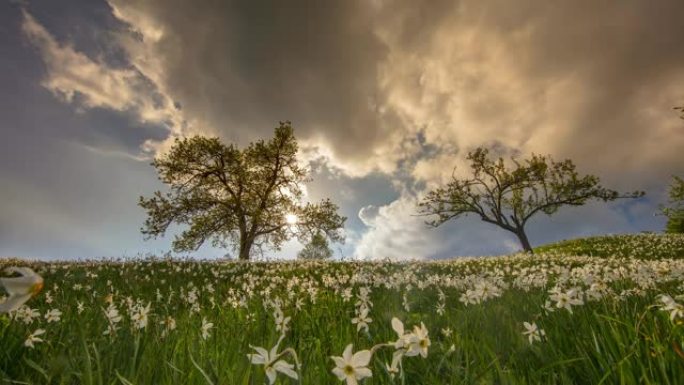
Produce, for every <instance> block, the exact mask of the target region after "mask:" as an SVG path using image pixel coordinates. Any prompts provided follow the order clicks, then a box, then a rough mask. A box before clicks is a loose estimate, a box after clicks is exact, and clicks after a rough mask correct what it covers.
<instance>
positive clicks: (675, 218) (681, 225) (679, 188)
mask: <svg viewBox="0 0 684 385" xmlns="http://www.w3.org/2000/svg"><path fill="white" fill-rule="evenodd" d="M668 195H669V196H670V199H669V202H668V203H669V206H667V207H665V206H661V207H660V212H661V213H662V214H663V215H665V216H666V217H667V224H666V225H665V232H666V233H684V179H682V178H680V177H678V176H673V177H672V184H671V185H670V191H669V192H668Z"/></svg>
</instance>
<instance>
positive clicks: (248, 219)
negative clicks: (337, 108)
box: [139, 122, 346, 260]
mask: <svg viewBox="0 0 684 385" xmlns="http://www.w3.org/2000/svg"><path fill="white" fill-rule="evenodd" d="M297 151H298V146H297V141H296V139H295V136H294V133H293V129H292V126H291V124H290V122H281V123H280V125H279V127H277V128H276V129H275V136H274V137H273V138H272V139H271V140H269V141H264V140H259V141H256V142H253V143H250V144H249V146H247V147H246V148H244V149H239V148H238V147H237V146H236V145H233V144H229V145H225V144H223V143H221V141H219V139H218V138H206V137H202V136H195V137H192V138H185V139H177V140H176V142H175V143H174V145H173V147H172V148H171V150H170V151H169V152H168V153H167V154H165V155H163V156H161V157H159V158H157V159H155V160H154V162H153V163H152V165H153V166H154V167H155V168H156V169H157V171H158V173H159V179H160V180H161V181H162V182H163V183H165V184H167V185H168V186H169V188H170V191H169V192H167V193H162V192H161V191H157V192H155V193H154V195H153V196H152V197H150V198H145V197H140V202H139V205H140V206H141V207H142V208H144V209H145V210H146V212H147V219H146V221H145V224H144V226H143V228H142V233H143V234H144V235H145V237H146V238H153V237H158V236H162V235H164V234H165V232H166V231H167V229H168V228H169V226H170V225H171V224H174V223H175V224H180V225H187V226H188V228H187V229H185V230H184V231H183V232H182V233H181V234H179V235H176V237H175V240H174V242H173V248H174V250H176V251H191V250H196V249H197V248H199V247H200V246H201V245H202V244H204V243H205V242H206V241H207V240H211V242H212V244H213V245H214V246H217V247H228V246H232V248H233V250H237V251H238V253H239V254H238V255H239V258H240V259H242V260H247V259H249V258H250V255H251V254H252V253H253V250H254V249H255V248H257V249H258V250H262V247H263V246H269V247H270V248H272V249H275V250H278V249H280V247H281V245H282V243H283V242H285V241H287V240H289V239H291V238H293V237H296V238H298V239H299V240H300V241H301V242H307V241H308V240H310V239H311V237H313V236H314V235H315V234H317V233H318V232H319V231H320V232H323V233H325V235H326V236H327V237H329V238H330V239H331V240H333V241H343V234H342V228H343V226H344V222H345V220H346V218H345V217H342V216H340V215H339V214H338V213H337V211H338V207H337V206H336V205H335V204H334V203H332V202H331V201H330V200H328V199H325V200H323V201H321V202H319V203H316V204H314V203H304V202H303V193H302V184H303V183H305V182H307V181H309V180H310V179H309V175H308V170H307V169H306V168H304V167H302V166H301V165H300V164H299V163H298V161H297V157H296V155H297Z"/></svg>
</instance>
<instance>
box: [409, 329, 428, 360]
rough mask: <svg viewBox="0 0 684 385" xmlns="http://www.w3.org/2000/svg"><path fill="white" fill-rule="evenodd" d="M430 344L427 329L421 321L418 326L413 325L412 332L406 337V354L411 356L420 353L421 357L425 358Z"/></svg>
mask: <svg viewBox="0 0 684 385" xmlns="http://www.w3.org/2000/svg"><path fill="white" fill-rule="evenodd" d="M430 344H431V343H430V338H429V337H428V330H427V328H426V327H425V324H423V323H422V322H421V323H420V327H418V326H414V327H413V333H411V334H410V335H409V337H408V351H407V352H406V356H407V357H411V356H417V355H418V354H420V355H421V357H423V358H426V357H427V355H428V348H429V347H430Z"/></svg>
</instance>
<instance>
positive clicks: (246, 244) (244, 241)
mask: <svg viewBox="0 0 684 385" xmlns="http://www.w3.org/2000/svg"><path fill="white" fill-rule="evenodd" d="M252 243H254V239H252V238H250V237H248V236H243V237H241V239H240V256H239V258H240V260H241V261H249V252H250V251H251V249H252Z"/></svg>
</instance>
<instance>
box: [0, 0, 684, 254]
mask: <svg viewBox="0 0 684 385" xmlns="http://www.w3.org/2000/svg"><path fill="white" fill-rule="evenodd" d="M682 15H684V2H682V1H680V0H671V1H667V0H662V1H661V0H659V1H638V0H622V1H607V0H606V1H554V2H550V1H544V0H516V1H507V0H499V1H483V0H463V1H439V0H436V1H432V2H430V3H429V5H428V4H425V3H423V2H417V1H412V0H397V1H389V0H365V1H352V0H350V1H336V2H335V1H330V2H322V1H315V0H311V1H299V0H292V1H229V0H226V1H197V2H190V1H181V0H109V1H99V0H64V1H59V2H55V1H50V0H32V1H4V2H2V3H0V85H1V87H0V135H1V136H0V183H1V184H2V187H1V188H0V256H7V257H9V256H18V257H27V258H43V259H63V258H98V257H121V256H125V257H133V256H140V255H150V254H156V255H160V254H164V253H166V252H168V251H169V250H170V244H171V241H172V239H173V233H174V231H177V229H172V231H170V232H169V234H167V236H166V237H164V238H160V239H155V240H144V239H143V236H142V235H141V233H140V228H141V226H142V223H143V221H144V219H145V213H144V211H143V210H142V209H141V208H140V207H138V206H137V202H138V199H139V197H140V196H141V195H142V196H150V195H151V194H152V193H153V192H154V191H156V190H163V189H164V188H165V187H164V186H163V185H162V184H161V183H160V182H159V181H158V180H157V175H156V172H155V170H154V168H153V167H152V166H151V165H150V161H151V159H153V157H155V156H159V155H161V154H163V153H164V152H165V151H166V150H168V148H169V147H170V145H171V144H172V142H173V140H174V139H175V138H177V137H186V136H192V135H205V136H216V137H219V138H221V140H223V141H224V142H225V143H236V144H238V145H239V146H245V145H247V144H248V143H250V142H251V141H254V140H257V139H260V138H269V137H270V136H272V134H273V129H274V127H276V126H277V125H278V122H279V121H283V120H289V121H291V122H292V124H293V126H294V127H295V135H296V136H297V139H298V142H299V144H300V148H301V157H302V160H303V161H305V162H309V164H310V165H311V169H312V175H311V176H312V178H313V182H311V183H309V184H308V185H307V191H308V196H309V198H310V199H311V200H312V201H317V200H319V199H321V198H324V197H329V198H331V199H332V200H333V201H334V202H335V203H337V204H338V205H339V206H340V211H341V213H342V214H343V215H345V216H346V217H348V220H347V223H346V228H345V231H346V234H347V240H346V242H345V243H344V244H343V245H334V246H333V249H334V250H335V255H336V257H338V258H376V259H377V258H393V259H402V258H447V257H453V256H460V255H494V254H502V253H510V252H514V251H516V250H518V249H519V248H520V246H519V245H518V243H517V241H516V239H515V238H514V237H513V236H512V235H511V234H509V233H507V232H506V231H504V230H501V229H499V228H497V227H495V226H492V225H489V224H486V223H483V222H481V221H479V220H478V219H477V218H473V217H469V218H465V219H459V220H458V221H452V222H450V223H447V224H445V225H443V226H441V227H439V228H431V227H429V226H427V225H425V223H424V220H425V218H421V217H418V216H416V215H415V214H416V213H417V208H416V203H417V202H418V201H420V199H421V197H422V196H423V195H424V194H425V193H426V191H429V190H430V189H432V188H434V187H436V186H439V185H441V184H443V183H446V182H447V181H448V180H449V179H450V178H451V175H452V172H453V171H454V168H456V170H457V172H465V171H466V168H465V167H466V165H467V163H466V162H465V155H466V154H467V153H468V151H471V150H473V149H474V148H476V147H478V146H484V147H487V148H492V149H493V151H495V152H496V153H497V154H501V155H504V156H512V155H516V154H517V156H525V155H528V154H531V153H537V154H548V155H551V156H552V157H553V158H555V159H558V160H561V159H566V158H569V159H572V160H573V161H574V162H575V163H576V165H577V167H578V170H579V171H580V172H582V173H590V174H595V175H597V176H599V177H600V178H601V181H602V182H603V184H604V185H605V186H607V187H609V188H614V189H617V190H620V191H633V190H643V191H645V192H646V194H647V195H646V197H644V198H642V199H639V200H630V201H618V202H613V203H608V204H606V203H592V204H588V205H586V206H583V207H570V208H563V209H561V210H560V211H559V212H558V213H557V214H556V215H554V216H551V217H548V216H544V215H541V216H539V217H536V218H534V219H533V220H532V221H531V223H530V224H529V226H528V236H529V238H530V241H531V243H532V244H533V245H538V244H543V243H546V242H551V241H557V240H561V239H569V238H574V237H580V236H588V235H594V234H608V233H611V234H612V233H636V232H640V231H661V230H662V228H663V226H664V222H665V220H664V218H663V217H661V216H656V215H654V214H655V213H656V212H657V209H658V205H659V204H662V203H664V202H665V200H666V188H667V185H668V183H669V182H670V179H671V176H672V175H680V176H682V175H684V155H683V154H684V150H683V149H684V120H682V119H680V116H679V114H678V112H677V111H675V110H673V107H675V106H680V105H684V50H683V49H682V47H684V23H683V22H682ZM301 247H302V246H301V245H299V244H298V243H297V242H290V243H288V244H286V245H285V247H284V248H283V250H281V251H278V252H272V253H269V254H268V256H269V257H273V258H292V257H294V256H295V255H296V253H297V251H298V250H299V249H300V248H301ZM230 252H231V251H230V250H220V249H215V248H212V247H202V248H200V249H199V250H198V251H197V252H195V253H192V256H194V257H199V258H216V257H222V256H226V255H228V253H230Z"/></svg>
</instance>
